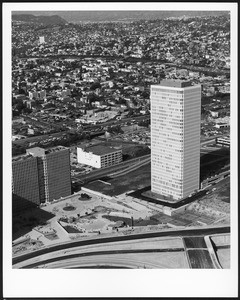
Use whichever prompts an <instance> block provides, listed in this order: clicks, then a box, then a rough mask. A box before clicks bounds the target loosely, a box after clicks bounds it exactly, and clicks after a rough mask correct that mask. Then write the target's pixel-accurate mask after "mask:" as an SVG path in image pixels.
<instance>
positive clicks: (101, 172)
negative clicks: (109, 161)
mask: <svg viewBox="0 0 240 300" xmlns="http://www.w3.org/2000/svg"><path fill="white" fill-rule="evenodd" d="M146 161H148V162H150V154H147V155H143V156H140V157H137V158H132V159H129V160H127V161H124V162H122V163H120V164H118V165H115V166H110V167H107V168H104V169H97V170H93V171H91V172H90V173H89V174H84V175H82V174H79V175H74V177H73V179H74V180H75V181H78V180H80V181H82V182H85V183H86V182H88V181H93V180H95V179H98V178H101V177H104V176H107V175H108V176H111V175H109V174H112V173H116V172H127V171H128V170H130V168H131V169H133V168H134V167H136V165H139V167H140V166H141V165H142V164H145V163H146Z"/></svg>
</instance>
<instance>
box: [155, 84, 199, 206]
mask: <svg viewBox="0 0 240 300" xmlns="http://www.w3.org/2000/svg"><path fill="white" fill-rule="evenodd" d="M150 100H151V192H152V193H153V194H157V195H159V196H160V198H161V196H163V199H166V198H167V199H170V200H173V201H178V200H180V199H183V198H185V197H187V196H189V195H190V194H192V193H193V192H195V191H196V190H198V189H199V181H200V122H201V85H191V82H188V81H181V80H162V81H161V82H160V84H159V85H152V86H151V96H150Z"/></svg>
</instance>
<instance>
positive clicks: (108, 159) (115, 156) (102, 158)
mask: <svg viewBox="0 0 240 300" xmlns="http://www.w3.org/2000/svg"><path fill="white" fill-rule="evenodd" d="M77 160H78V163H80V164H85V165H88V166H92V167H94V168H98V169H100V168H106V167H110V166H114V165H117V164H119V163H120V162H122V149H115V148H110V147H107V146H103V145H96V146H92V147H88V148H86V149H83V148H80V147H78V148H77Z"/></svg>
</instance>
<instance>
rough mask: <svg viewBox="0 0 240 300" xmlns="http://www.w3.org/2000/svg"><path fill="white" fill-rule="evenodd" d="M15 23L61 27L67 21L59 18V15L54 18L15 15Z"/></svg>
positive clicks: (13, 17) (13, 16)
mask: <svg viewBox="0 0 240 300" xmlns="http://www.w3.org/2000/svg"><path fill="white" fill-rule="evenodd" d="M12 20H13V21H21V22H33V23H39V24H44V25H61V24H66V23H67V22H66V20H64V19H63V18H61V17H59V16H58V15H52V16H34V15H32V14H13V15H12Z"/></svg>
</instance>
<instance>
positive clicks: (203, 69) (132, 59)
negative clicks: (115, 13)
mask: <svg viewBox="0 0 240 300" xmlns="http://www.w3.org/2000/svg"><path fill="white" fill-rule="evenodd" d="M19 57H20V58H21V59H29V58H35V59H43V60H45V59H58V58H61V59H69V58H75V59H78V60H79V59H86V58H92V59H96V58H100V59H106V60H122V61H130V62H133V63H134V62H138V61H142V62H152V63H158V64H165V65H167V66H168V65H169V66H173V67H177V68H181V69H182V68H184V69H190V70H192V71H197V72H202V73H204V72H211V73H217V74H229V73H230V70H229V69H217V68H210V67H201V66H196V65H182V64H174V63H170V62H168V61H166V60H160V59H153V58H144V57H143V58H137V57H122V56H111V55H74V54H73V55H71V54H66V55H63V54H60V55H57V54H55V55H46V56H29V57H25V56H22V55H19Z"/></svg>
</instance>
